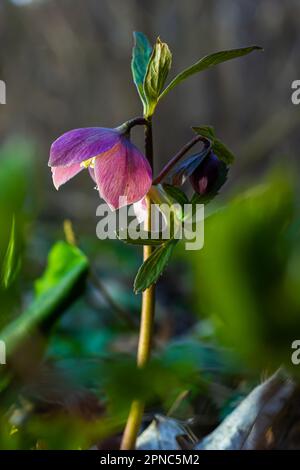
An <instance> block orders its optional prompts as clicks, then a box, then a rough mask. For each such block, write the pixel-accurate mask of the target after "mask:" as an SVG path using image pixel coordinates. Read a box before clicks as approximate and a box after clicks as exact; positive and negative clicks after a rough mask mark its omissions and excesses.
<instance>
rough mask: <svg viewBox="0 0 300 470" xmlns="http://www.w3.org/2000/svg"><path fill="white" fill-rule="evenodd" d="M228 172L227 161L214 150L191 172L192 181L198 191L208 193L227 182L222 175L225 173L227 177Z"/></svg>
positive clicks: (203, 193) (202, 193)
mask: <svg viewBox="0 0 300 470" xmlns="http://www.w3.org/2000/svg"><path fill="white" fill-rule="evenodd" d="M224 173H225V175H224ZM226 173H227V170H226V165H225V163H224V162H223V161H221V160H219V158H218V157H217V156H216V155H215V154H214V153H213V152H209V154H208V155H207V157H205V158H204V160H202V161H201V162H200V164H199V165H198V166H197V167H196V169H195V170H194V172H193V173H192V174H191V176H190V182H191V184H192V186H193V188H194V190H195V192H196V193H198V194H201V195H208V194H210V193H211V192H212V191H215V190H216V189H217V190H219V189H220V187H221V186H222V185H223V183H224V182H225V180H224V181H223V180H222V177H223V175H224V176H225V177H226ZM225 179H226V178H225Z"/></svg>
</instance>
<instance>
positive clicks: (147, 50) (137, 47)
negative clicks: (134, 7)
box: [131, 31, 152, 105]
mask: <svg viewBox="0 0 300 470" xmlns="http://www.w3.org/2000/svg"><path fill="white" fill-rule="evenodd" d="M133 37H134V46H133V49H132V61H131V71H132V76H133V81H134V83H135V86H136V88H137V91H138V93H139V95H140V98H141V100H142V102H143V103H144V105H145V104H146V100H145V95H144V89H143V83H144V78H145V75H146V71H147V66H148V62H149V60H150V57H151V53H152V46H151V44H150V42H149V40H148V38H147V36H145V34H143V33H141V32H138V31H135V32H134V33H133Z"/></svg>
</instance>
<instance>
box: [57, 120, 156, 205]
mask: <svg viewBox="0 0 300 470" xmlns="http://www.w3.org/2000/svg"><path fill="white" fill-rule="evenodd" d="M48 165H49V166H50V167H51V170H52V178H53V183H54V186H55V187H56V189H58V188H59V187H60V186H61V185H62V184H64V183H66V182H67V181H69V179H71V178H73V176H75V175H77V173H79V172H80V171H81V170H83V169H84V168H89V171H90V175H91V177H92V178H93V179H94V181H95V182H96V184H97V188H98V190H99V194H100V197H102V198H103V199H104V200H105V201H106V202H107V204H108V205H109V206H110V207H111V208H112V209H118V208H120V207H121V206H122V205H125V204H132V203H136V202H138V201H140V200H141V199H143V198H144V196H145V195H146V194H147V192H148V191H149V189H150V187H151V184H152V170H151V167H150V165H149V162H148V160H147V159H146V158H145V156H144V155H143V154H142V153H141V152H140V151H139V150H138V148H137V147H136V146H135V145H134V144H133V143H132V142H131V141H130V139H129V134H128V128H127V126H126V124H124V125H122V126H120V127H118V128H116V129H108V128H103V127H89V128H82V129H75V130H72V131H69V132H67V133H65V134H63V135H62V136H61V137H59V138H58V139H57V140H56V141H55V142H54V143H53V144H52V146H51V150H50V159H49V163H48ZM122 200H123V201H126V202H122Z"/></svg>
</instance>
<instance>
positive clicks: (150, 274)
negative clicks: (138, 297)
mask: <svg viewBox="0 0 300 470" xmlns="http://www.w3.org/2000/svg"><path fill="white" fill-rule="evenodd" d="M177 241H178V240H173V239H172V240H169V241H168V242H166V243H164V244H163V245H161V246H160V247H159V248H156V250H155V251H154V252H153V253H152V255H151V256H150V257H149V258H148V259H147V260H146V261H145V262H144V263H143V264H142V266H141V267H140V269H139V270H138V273H137V275H136V278H135V281H134V292H135V293H136V294H137V293H138V292H142V291H144V290H146V289H148V287H150V286H152V284H155V283H156V282H157V280H158V278H159V277H160V276H161V274H162V272H163V271H164V269H165V268H166V266H167V264H168V262H169V259H170V257H171V254H172V252H173V250H174V248H175V246H176V244H177Z"/></svg>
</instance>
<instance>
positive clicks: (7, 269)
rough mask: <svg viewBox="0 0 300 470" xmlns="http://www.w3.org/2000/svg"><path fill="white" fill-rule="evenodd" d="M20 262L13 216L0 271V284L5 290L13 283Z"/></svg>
mask: <svg viewBox="0 0 300 470" xmlns="http://www.w3.org/2000/svg"><path fill="white" fill-rule="evenodd" d="M20 262H21V260H20V256H19V250H18V247H17V235H16V222H15V217H14V216H13V218H12V224H11V231H10V237H9V242H8V247H7V250H6V254H5V257H4V261H3V265H2V269H1V278H0V284H2V286H3V287H4V289H7V288H8V287H9V286H10V285H11V284H12V283H13V281H14V279H15V277H16V275H17V273H18V271H19V268H20Z"/></svg>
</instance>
